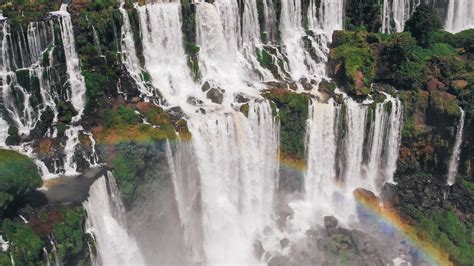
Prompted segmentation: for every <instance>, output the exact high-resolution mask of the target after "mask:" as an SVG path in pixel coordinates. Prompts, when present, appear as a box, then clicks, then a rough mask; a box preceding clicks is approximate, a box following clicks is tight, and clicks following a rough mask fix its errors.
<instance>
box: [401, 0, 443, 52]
mask: <svg viewBox="0 0 474 266" xmlns="http://www.w3.org/2000/svg"><path fill="white" fill-rule="evenodd" d="M442 27H443V23H442V22H441V18H440V17H439V15H438V13H436V11H435V10H433V9H432V8H430V7H429V6H427V5H424V4H421V5H419V6H418V7H417V8H416V10H415V12H414V13H413V15H412V17H411V18H410V19H409V20H408V21H407V23H406V24H405V31H408V32H411V34H412V35H413V37H415V39H416V40H417V41H418V43H419V44H420V45H421V46H424V47H426V46H428V44H429V36H430V35H431V33H432V32H434V31H437V30H440V29H442Z"/></svg>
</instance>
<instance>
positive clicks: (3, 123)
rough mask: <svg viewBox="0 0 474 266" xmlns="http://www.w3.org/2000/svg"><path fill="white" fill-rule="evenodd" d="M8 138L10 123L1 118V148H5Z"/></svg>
mask: <svg viewBox="0 0 474 266" xmlns="http://www.w3.org/2000/svg"><path fill="white" fill-rule="evenodd" d="M7 137H8V123H7V122H6V121H5V120H3V119H2V118H1V117H0V147H5V145H6V144H5V140H6V139H7Z"/></svg>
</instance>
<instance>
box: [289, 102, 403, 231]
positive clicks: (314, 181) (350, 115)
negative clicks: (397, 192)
mask: <svg viewBox="0 0 474 266" xmlns="http://www.w3.org/2000/svg"><path fill="white" fill-rule="evenodd" d="M385 95H386V97H387V98H386V100H385V101H384V102H382V103H378V104H375V107H370V106H369V103H362V104H360V103H357V102H355V101H353V100H351V99H349V98H346V99H345V100H344V103H343V105H344V108H341V107H340V106H338V105H336V104H335V103H334V102H333V101H330V102H329V103H327V104H324V103H319V102H316V101H313V102H312V103H311V105H310V107H309V108H310V114H309V118H308V124H307V132H306V153H307V160H308V168H307V170H306V173H305V180H304V190H305V198H306V201H308V202H309V206H310V207H309V209H308V208H307V207H304V206H303V208H300V207H298V206H297V208H299V209H300V212H302V213H303V214H301V215H300V216H301V217H299V218H298V219H309V222H310V224H311V223H314V222H315V220H314V219H318V218H320V217H321V216H324V215H334V216H336V217H337V218H338V219H339V220H340V221H341V222H342V223H344V224H349V223H350V222H354V217H356V208H355V206H356V204H355V200H354V198H353V196H352V192H353V190H354V189H356V188H364V189H368V190H371V191H373V192H374V193H376V194H378V193H379V192H380V189H381V187H382V185H383V184H384V183H385V182H393V174H394V172H395V169H396V163H397V159H398V151H399V146H400V141H401V139H400V130H401V120H402V113H401V110H402V107H401V102H400V100H399V99H397V98H394V97H392V96H390V95H388V94H385ZM370 108H373V109H370ZM308 216H309V218H308Z"/></svg>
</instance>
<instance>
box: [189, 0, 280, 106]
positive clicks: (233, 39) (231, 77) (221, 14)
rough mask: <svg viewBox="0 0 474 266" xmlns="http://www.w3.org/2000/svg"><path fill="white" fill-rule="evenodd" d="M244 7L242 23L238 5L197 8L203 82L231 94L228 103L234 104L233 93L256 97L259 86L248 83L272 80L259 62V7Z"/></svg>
mask: <svg viewBox="0 0 474 266" xmlns="http://www.w3.org/2000/svg"><path fill="white" fill-rule="evenodd" d="M243 5H244V7H243V8H244V12H243V20H242V21H241V20H240V16H239V6H238V4H237V2H235V1H223V0H219V1H216V2H215V3H214V4H209V3H205V2H203V3H199V4H198V5H197V6H196V41H197V44H198V45H199V47H200V52H199V65H200V71H201V79H202V80H206V81H208V82H210V83H211V84H213V85H215V86H219V87H221V88H224V89H225V91H228V92H230V93H226V96H228V97H226V98H228V100H227V101H232V100H233V99H232V98H231V97H230V96H232V93H236V92H242V91H244V90H246V91H247V92H249V93H252V92H254V94H255V92H256V90H255V89H254V87H258V84H257V83H253V84H252V85H249V84H248V82H258V81H260V80H269V79H272V75H271V74H270V73H269V72H268V71H267V70H265V69H263V68H262V67H261V66H260V64H259V63H258V62H257V60H256V58H255V52H256V48H257V47H261V43H260V37H259V35H260V30H259V25H258V19H257V18H256V17H257V14H256V13H255V12H256V11H255V9H252V8H253V7H254V6H255V7H256V3H255V1H253V0H246V1H243ZM241 25H242V27H241ZM241 33H242V34H241ZM229 97H230V98H229Z"/></svg>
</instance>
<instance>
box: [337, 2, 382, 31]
mask: <svg viewBox="0 0 474 266" xmlns="http://www.w3.org/2000/svg"><path fill="white" fill-rule="evenodd" d="M346 5H347V6H346V15H345V19H346V21H345V28H347V29H353V28H358V27H359V28H360V27H365V28H366V29H367V30H368V31H371V32H377V31H378V30H379V29H380V27H381V26H382V18H381V10H382V9H381V4H380V1H378V0H368V1H359V0H349V1H348V2H347V3H346Z"/></svg>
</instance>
